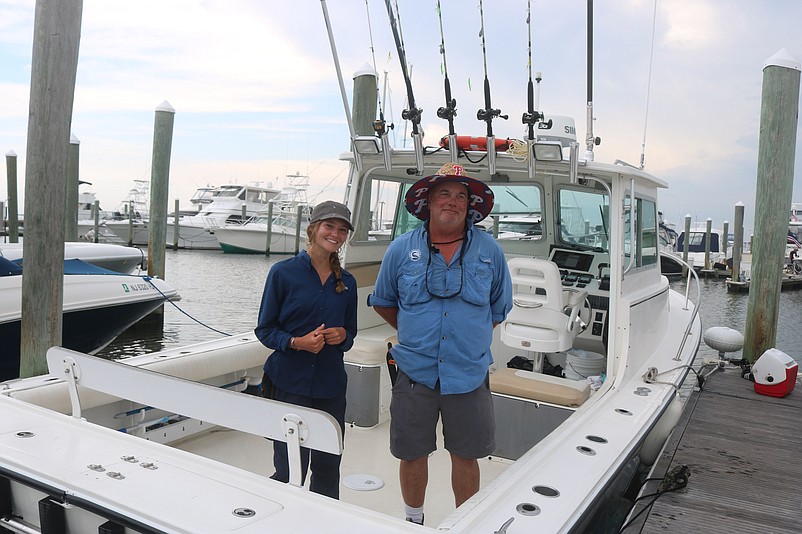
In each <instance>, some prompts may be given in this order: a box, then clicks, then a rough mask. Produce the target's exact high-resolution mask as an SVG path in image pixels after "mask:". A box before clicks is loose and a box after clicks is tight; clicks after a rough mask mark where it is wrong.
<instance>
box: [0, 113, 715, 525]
mask: <svg viewBox="0 0 802 534" xmlns="http://www.w3.org/2000/svg"><path fill="white" fill-rule="evenodd" d="M355 107H356V106H355ZM537 130H538V138H537V139H531V140H529V141H528V143H527V144H526V145H527V146H526V150H525V151H524V152H523V154H521V153H515V154H512V153H509V152H501V151H499V152H497V153H496V152H493V151H492V150H491V151H490V152H483V151H480V150H471V149H468V148H466V151H467V152H466V151H462V152H460V154H459V158H460V159H459V162H460V163H462V164H463V165H464V166H465V170H466V172H467V174H469V175H470V176H472V177H474V178H477V179H479V180H482V181H484V182H486V183H487V184H488V186H489V187H491V188H492V189H493V191H494V194H495V197H496V199H497V203H496V211H494V212H493V215H494V216H498V217H504V216H506V215H514V213H505V212H504V211H503V209H502V208H504V207H509V206H512V205H514V204H513V203H510V202H505V201H504V199H505V198H507V196H509V195H515V196H516V197H518V198H531V205H532V206H534V207H536V208H537V212H538V213H539V214H540V230H541V231H540V234H539V235H534V236H531V238H529V239H500V240H499V241H498V243H499V244H500V246H501V248H502V249H503V251H504V252H505V255H506V256H507V258H508V259H509V263H510V269H511V273H512V278H513V286H514V297H513V301H514V307H513V310H512V311H511V312H510V315H509V316H508V317H507V319H506V320H505V321H504V322H503V323H502V324H500V325H499V326H498V327H497V328H496V329H495V331H494V341H493V345H492V347H491V350H492V353H493V356H494V359H495V363H494V364H493V365H492V367H491V368H490V370H489V371H490V384H491V390H492V393H493V401H494V407H495V412H496V436H495V439H496V444H497V450H496V451H495V453H494V454H493V456H492V457H488V458H484V459H482V460H480V468H481V471H482V487H481V489H480V490H479V491H478V493H476V494H475V495H474V496H473V497H471V498H470V499H469V500H468V501H466V502H465V503H463V504H462V505H461V506H459V507H458V508H456V509H455V508H454V501H453V496H452V494H451V491H450V482H449V475H448V473H449V470H450V464H449V457H448V454H447V453H445V452H444V451H442V450H438V451H436V452H435V453H433V454H432V455H431V457H430V458H429V466H430V467H429V472H430V477H429V478H430V485H429V489H428V491H427V495H426V505H425V506H426V526H419V525H413V524H411V523H407V522H405V521H404V520H403V512H402V510H403V507H402V501H401V497H400V489H399V486H398V481H397V477H398V462H397V460H395V459H393V458H392V457H391V456H390V455H389V452H388V448H389V447H388V443H389V440H388V422H389V401H390V391H391V384H390V379H389V374H388V369H387V363H386V352H387V350H388V343H389V344H392V343H393V342H394V336H395V335H396V331H395V330H394V329H393V328H392V327H390V326H389V325H387V324H386V323H385V322H384V321H383V320H382V319H381V318H380V317H379V316H378V315H377V314H376V313H375V312H374V311H373V310H371V309H369V308H368V307H367V306H366V297H367V296H368V295H369V294H370V293H371V292H372V290H373V286H374V283H375V280H376V275H377V272H378V269H379V266H380V264H381V261H382V258H383V257H384V254H385V252H386V250H387V247H388V245H389V243H390V241H389V240H378V239H375V238H373V237H372V236H371V234H370V232H371V230H373V229H374V222H375V221H374V217H373V214H372V213H371V212H372V211H373V210H371V209H370V206H374V205H376V202H375V200H376V199H374V198H372V197H373V196H374V195H375V194H376V192H377V191H382V192H383V194H386V195H387V196H385V197H383V198H382V200H384V198H395V199H401V198H403V195H404V193H405V192H406V191H407V190H408V189H409V187H410V186H411V185H412V184H413V183H414V182H415V181H416V180H417V179H418V178H419V177H420V176H425V175H429V174H434V173H435V172H436V171H437V170H438V169H439V168H441V166H442V165H443V164H444V163H446V162H448V161H449V160H450V155H449V153H448V152H446V151H442V150H440V151H436V150H435V151H423V150H421V148H422V147H421V146H416V147H415V148H414V149H394V150H392V151H391V152H382V151H379V150H376V147H381V146H382V144H381V143H379V142H378V140H377V139H375V138H374V139H373V140H372V141H373V142H372V143H366V145H367V146H370V147H371V150H366V151H365V153H361V154H360V153H356V152H349V153H346V154H344V155H343V156H342V158H343V159H344V160H346V161H348V162H349V163H350V174H349V177H348V182H347V183H348V190H347V191H348V195H347V199H346V200H347V203H348V205H349V207H350V209H351V211H352V214H353V221H354V226H355V229H354V232H353V233H352V235H351V236H350V237H349V241H348V243H347V245H346V247H345V249H344V263H345V267H346V268H347V269H348V270H349V271H350V272H351V273H352V274H353V275H354V276H355V278H356V280H357V285H358V287H357V291H358V292H359V299H358V301H359V303H360V306H361V307H360V309H359V312H358V323H359V332H358V335H357V337H356V341H355V345H354V347H353V348H352V349H351V350H350V351H349V352H347V353H346V370H347V372H348V377H349V378H348V393H347V396H348V400H347V402H348V408H347V413H346V421H347V422H348V424H349V426H348V430H347V434H346V437H345V440H344V441H343V436H341V435H340V432H339V427H338V426H337V425H336V424H335V423H334V422H333V420H332V419H331V418H330V417H328V416H326V415H325V414H322V413H321V412H317V411H315V410H310V409H306V408H303V407H300V406H295V405H284V404H282V403H278V402H275V401H270V400H267V399H263V398H258V397H255V396H252V395H243V394H241V392H242V391H246V390H248V389H249V388H250V389H253V388H255V387H257V386H258V384H259V381H260V379H261V375H262V371H261V367H262V365H263V363H264V360H265V358H267V357H269V351H268V350H266V349H265V348H264V347H263V346H262V345H261V344H260V343H259V342H258V341H257V340H256V339H255V337H254V335H253V334H252V333H249V334H243V335H239V336H231V337H228V338H225V339H221V340H216V341H212V342H207V343H201V344H197V345H193V346H188V347H181V348H178V349H174V350H169V351H165V352H161V353H156V354H149V355H143V356H139V357H135V358H131V359H128V360H126V361H125V362H109V361H105V360H99V359H93V358H89V357H87V356H85V355H82V354H79V353H75V352H71V351H65V350H63V349H59V348H53V349H51V350H50V352H49V353H48V365H49V367H50V375H47V376H42V377H35V378H31V379H25V380H20V381H17V382H14V383H9V384H6V385H5V388H4V389H3V388H2V387H0V472H2V473H3V476H4V477H6V479H7V480H8V487H9V491H7V492H6V494H8V495H11V498H10V500H11V504H10V505H9V506H7V508H6V509H7V510H9V512H8V513H7V516H6V518H3V519H0V520H2V521H4V523H2V526H6V525H8V526H9V527H12V528H17V529H19V531H23V530H22V529H24V528H28V529H31V530H32V531H35V529H37V528H40V527H41V525H42V523H43V520H42V519H41V518H42V517H47V518H50V517H51V516H57V517H59V518H62V519H63V521H64V522H65V523H66V524H68V525H70V529H71V530H75V531H80V532H94V531H97V529H98V528H99V527H100V526H101V525H103V526H104V527H105V528H107V529H117V530H119V531H122V529H125V530H126V531H129V530H130V531H133V530H137V531H145V532H193V533H196V532H228V531H236V532H239V533H246V532H267V531H271V532H290V531H292V532H304V533H318V532H332V533H333V532H341V533H346V532H347V533H351V532H409V533H413V532H435V531H437V532H449V533H477V532H482V533H483V532H488V533H489V532H497V533H502V532H504V533H508V534H516V533H523V532H527V533H528V532H540V533H563V532H618V531H619V529H620V527H621V525H622V523H623V522H624V518H625V517H626V515H627V512H628V508H629V506H630V505H631V504H632V503H631V501H627V500H626V499H625V498H624V497H625V495H631V494H632V493H633V492H634V493H637V490H638V488H639V487H640V484H641V483H642V482H643V481H644V480H645V479H646V478H648V477H649V470H650V466H651V465H653V464H654V462H655V460H656V458H657V457H658V455H659V453H660V450H661V448H662V447H663V445H664V443H665V442H666V440H667V438H668V436H669V434H670V432H671V430H672V428H673V427H674V425H675V424H676V422H677V421H678V419H679V416H680V413H681V410H682V401H681V398H680V393H679V389H680V386H681V384H682V383H683V382H684V380H685V378H686V376H687V375H688V373H689V371H690V369H691V365H692V364H693V362H694V359H695V357H696V353H697V350H698V348H699V343H700V340H701V337H702V336H701V323H700V319H699V317H698V314H697V311H698V295H699V291H698V283H697V285H696V288H697V291H696V295H697V299H696V303H694V302H693V301H692V300H689V299H688V298H687V297H685V296H683V295H681V294H678V293H677V292H675V291H673V290H672V289H671V288H670V286H669V284H668V280H667V279H666V278H665V277H664V276H662V275H661V273H660V261H659V260H660V257H659V248H658V240H657V234H658V225H657V220H658V219H657V198H658V196H659V195H658V192H659V191H660V190H661V189H663V188H665V187H666V183H665V182H663V181H662V180H660V179H659V178H656V177H655V176H652V175H651V174H649V173H647V172H646V171H644V170H643V169H638V168H635V167H633V166H629V165H626V164H617V163H616V164H607V163H601V162H596V161H595V160H594V157H593V153H592V141H591V143H590V144H589V147H588V151H587V152H586V153H585V157H584V158H583V157H581V156H580V155H579V154H578V152H577V145H576V143H575V137H573V136H571V135H570V133H568V134H566V135H565V136H562V137H561V135H560V134H559V133H554V134H552V135H549V136H548V137H549V139H547V140H546V141H547V142H546V143H544V144H543V145H542V146H543V147H545V148H547V149H551V150H554V149H555V148H557V150H556V151H553V152H552V159H542V160H539V161H537V165H535V164H534V163H535V162H534V160H533V159H531V158H533V154H534V153H535V151H534V150H533V148H535V146H534V145H540V144H541V140H542V139H541V138H540V137H539V136H540V135H541V134H542V133H546V134H549V133H550V132H549V128H548V126H547V124H546V123H543V125H542V126H541V123H538V128H537ZM571 130H573V126H572V127H571ZM544 131H545V132H544ZM559 131H560V132H562V131H563V130H562V128H560V129H559ZM565 131H566V132H569V130H568V129H567V128H566V130H565ZM555 138H556V139H557V143H558V144H557V145H556V147H555V145H554V142H555ZM416 139H417V140H419V139H420V138H419V137H418V138H416ZM591 139H592V136H591ZM549 141H550V142H551V143H549ZM487 145H488V146H495V144H494V143H493V142H488V143H487ZM565 145H568V147H566V146H565ZM351 146H352V147H357V148H358V147H360V146H365V145H359V144H357V143H352V145H351ZM563 148H568V152H569V154H568V157H567V158H564V156H563ZM424 152H428V153H426V154H424ZM538 153H539V152H538ZM554 156H556V157H554ZM390 214H392V217H393V226H392V234H391V237H395V236H398V235H400V234H401V233H403V232H406V231H408V230H409V229H411V228H413V227H414V226H415V225H418V224H420V221H418V220H417V219H415V218H413V217H411V216H410V215H409V214H408V213H407V212H406V210H405V208H404V206H403V204H402V203H401V202H394V203H393V204H392V205H390V204H388V205H386V213H385V214H384V215H383V217H382V219H384V218H387V217H390ZM591 228H592V231H590V229H591ZM591 234H593V235H591ZM583 238H584V239H585V242H583ZM689 276H691V277H692V279H693V280H696V281H697V282H698V279H696V278H695V275H694V272H693V270H690V271H689ZM465 326H466V327H470V325H465ZM580 350H582V351H584V354H585V359H586V360H587V361H582V357H581V356H580V354H581V353H580V352H579V351H580ZM516 357H517V361H520V360H524V361H527V362H529V365H530V366H531V370H525V369H517V368H512V367H508V366H507V363H508V362H510V361H516ZM547 362H548V363H549V365H548V366H547V365H546V363H547ZM589 363H592V364H593V365H588V364H589ZM558 365H559V366H561V367H564V368H566V369H569V368H570V370H571V371H572V374H571V375H569V376H578V377H579V379H572V378H566V377H564V376H562V375H561V373H559V372H556V366H558ZM67 414H72V417H71V416H69V415H67ZM220 425H223V426H225V427H228V428H230V429H232V430H231V431H215V430H220ZM265 437H267V438H270V439H278V440H283V441H286V442H287V443H288V449H289V451H290V465H291V466H292V470H291V473H292V474H291V478H290V483H289V484H282V483H279V482H276V481H274V480H271V479H269V478H268V475H270V474H271V473H272V468H271V465H270V464H271V462H270V455H271V450H272V447H271V445H270V443H269V442H268V441H267V440H265V439H263V438H265ZM302 444H303V446H305V447H308V448H313V449H317V450H321V451H326V452H340V451H342V453H343V464H342V468H341V472H342V488H341V500H340V501H335V500H332V499H328V498H326V497H322V496H320V495H316V494H313V493H310V492H308V491H305V486H304V485H303V484H302V483H301V476H300V467H299V465H298V462H299V460H298V459H299V457H300V447H301V445H302ZM435 529H436V530H435Z"/></svg>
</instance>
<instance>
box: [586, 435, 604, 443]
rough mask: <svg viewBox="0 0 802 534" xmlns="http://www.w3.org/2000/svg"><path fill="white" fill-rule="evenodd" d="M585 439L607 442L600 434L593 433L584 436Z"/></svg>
mask: <svg viewBox="0 0 802 534" xmlns="http://www.w3.org/2000/svg"><path fill="white" fill-rule="evenodd" d="M585 439H586V440H588V441H592V442H594V443H607V440H606V439H605V438H603V437H601V436H594V435H593V434H591V435H589V436H585Z"/></svg>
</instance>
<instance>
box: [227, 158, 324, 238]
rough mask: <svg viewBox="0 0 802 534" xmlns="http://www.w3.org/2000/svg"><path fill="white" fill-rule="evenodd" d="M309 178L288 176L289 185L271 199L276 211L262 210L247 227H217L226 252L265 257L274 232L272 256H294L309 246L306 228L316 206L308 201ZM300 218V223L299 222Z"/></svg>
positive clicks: (294, 175)
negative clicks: (306, 244) (268, 236)
mask: <svg viewBox="0 0 802 534" xmlns="http://www.w3.org/2000/svg"><path fill="white" fill-rule="evenodd" d="M308 188H309V177H308V176H302V175H301V174H300V173H296V174H289V175H287V185H286V186H284V188H283V189H282V190H281V193H279V194H278V195H276V196H275V197H273V198H272V199H270V204H271V205H272V207H271V208H270V209H269V210H268V209H267V208H264V209H262V210H260V211H259V212H258V213H257V214H256V215H254V216H253V217H252V218H250V219H248V220H247V221H245V223H244V224H238V223H226V224H225V225H218V226H215V227H214V235H215V237H216V238H217V242H218V243H219V244H220V248H222V249H223V252H226V253H231V254H264V253H265V251H266V250H267V246H268V242H267V234H268V231H269V232H270V253H271V254H294V253H295V252H296V250H298V249H299V248H304V246H305V243H306V227H307V226H308V225H309V217H310V215H311V213H312V206H311V205H310V204H309V200H308V199H307V189H308ZM299 214H300V221H299Z"/></svg>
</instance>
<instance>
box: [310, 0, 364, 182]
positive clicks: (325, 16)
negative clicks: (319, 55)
mask: <svg viewBox="0 0 802 534" xmlns="http://www.w3.org/2000/svg"><path fill="white" fill-rule="evenodd" d="M320 6H321V7H322V8H323V19H324V20H325V21H326V31H327V32H328V34H329V46H330V47H331V55H332V56H333V57H334V68H335V69H336V71H337V81H338V82H339V83H340V95H341V96H342V99H343V107H344V108H345V121H346V122H347V123H348V132H349V133H350V134H351V150H352V152H353V154H354V162H355V163H356V170H357V171H359V172H362V159H361V156H360V155H359V152H358V151H357V149H356V146H355V145H354V140H355V139H356V133H355V132H354V122H353V121H352V120H351V110H350V109H349V108H348V97H347V96H346V93H345V84H344V83H343V73H342V71H341V70H340V58H339V56H337V46H336V45H335V44H334V34H333V33H332V31H331V21H330V20H329V10H328V8H326V0H320ZM350 190H351V176H350V175H349V177H348V184H347V185H346V187H345V198H348V195H349V193H350Z"/></svg>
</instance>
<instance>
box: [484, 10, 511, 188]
mask: <svg viewBox="0 0 802 534" xmlns="http://www.w3.org/2000/svg"><path fill="white" fill-rule="evenodd" d="M479 20H480V21H481V25H482V28H481V30H480V31H479V36H480V37H481V38H482V60H483V63H484V69H485V108H484V109H480V110H479V111H477V112H476V118H477V119H479V120H480V121H485V122H486V123H487V167H488V170H489V171H490V176H491V177H492V176H493V175H494V174H496V138H495V136H494V135H493V119H494V118H496V117H501V118H502V119H505V120H506V119H508V118H509V116H508V115H502V114H501V110H500V109H493V107H492V106H491V104H490V81H489V80H488V79H487V50H486V48H485V16H484V9H483V7H482V0H479Z"/></svg>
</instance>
